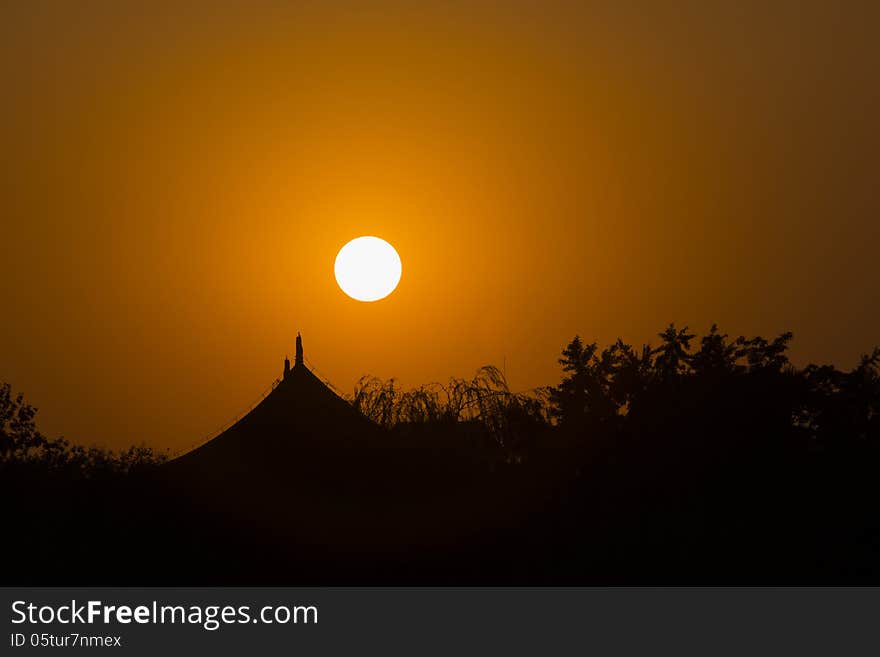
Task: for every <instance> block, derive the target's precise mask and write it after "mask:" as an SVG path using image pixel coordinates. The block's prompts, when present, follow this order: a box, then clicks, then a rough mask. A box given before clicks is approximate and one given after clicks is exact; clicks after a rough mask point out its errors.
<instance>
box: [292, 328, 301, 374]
mask: <svg viewBox="0 0 880 657" xmlns="http://www.w3.org/2000/svg"><path fill="white" fill-rule="evenodd" d="M302 364H303V340H302V336H301V335H300V334H299V332H297V334H296V359H295V360H294V361H293V366H294V367H299V366H301V365H302Z"/></svg>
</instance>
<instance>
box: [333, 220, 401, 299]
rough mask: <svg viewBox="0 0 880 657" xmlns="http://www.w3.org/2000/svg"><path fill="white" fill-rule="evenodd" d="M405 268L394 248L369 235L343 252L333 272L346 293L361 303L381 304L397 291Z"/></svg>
mask: <svg viewBox="0 0 880 657" xmlns="http://www.w3.org/2000/svg"><path fill="white" fill-rule="evenodd" d="M402 270H403V267H402V265H401V263H400V256H399V255H397V251H395V249H394V247H393V246H391V245H390V244H389V243H388V242H386V241H385V240H383V239H381V238H379V237H373V236H370V235H366V236H364V237H357V238H355V239H353V240H351V241H350V242H349V243H348V244H346V245H345V246H343V247H342V248H341V249H339V253H338V254H337V255H336V263H335V264H334V265H333V272H334V273H335V274H336V282H337V283H338V284H339V287H340V288H342V291H343V292H345V293H346V294H347V295H348V296H350V297H351V298H352V299H356V300H357V301H378V300H379V299H384V298H385V297H387V296H388V295H389V294H391V293H392V292H394V289H395V288H396V287H397V284H398V283H399V282H400V274H401V272H402Z"/></svg>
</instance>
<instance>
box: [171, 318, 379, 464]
mask: <svg viewBox="0 0 880 657" xmlns="http://www.w3.org/2000/svg"><path fill="white" fill-rule="evenodd" d="M380 442H381V440H379V432H378V427H376V425H374V424H373V423H372V422H371V421H370V420H368V419H367V418H366V417H364V416H363V415H361V414H360V413H358V412H357V411H356V410H355V409H354V408H353V407H352V406H351V404H349V403H348V402H347V401H345V400H344V399H342V398H341V397H339V396H338V395H337V394H336V393H335V392H333V390H331V389H330V388H329V387H328V386H327V385H326V384H325V383H324V382H323V381H321V380H320V379H319V378H318V377H317V376H315V374H314V373H313V372H312V371H311V370H310V369H309V368H308V367H306V364H305V359H304V357H303V343H302V337H301V336H300V335H297V337H296V357H295V360H294V364H293V367H291V366H290V360H289V359H288V358H285V359H284V370H283V376H282V378H281V379H280V380H279V381H278V383H277V385H276V386H275V387H274V388H273V389H272V391H271V392H270V393H269V394H268V395H266V397H265V398H263V400H262V401H260V403H258V404H257V405H256V406H255V407H254V408H253V409H252V410H251V411H250V412H248V413H247V414H246V415H244V417H242V418H241V419H239V420H238V421H237V422H235V423H234V424H233V425H232V426H231V427H229V428H228V429H226V430H225V431H223V432H222V433H221V434H220V435H218V436H217V437H216V438H214V439H212V440H209V441H208V442H206V443H205V444H203V445H201V446H200V447H198V448H196V449H194V450H192V451H190V452H187V453H186V454H184V455H182V456H181V457H179V458H177V459H175V460H174V461H171V462H170V463H169V464H168V467H169V468H170V469H173V470H178V471H183V470H188V471H190V472H189V474H190V475H192V476H200V477H203V476H206V475H208V474H210V476H211V478H216V477H220V478H224V479H225V478H226V477H230V476H236V475H246V476H248V477H249V478H250V477H253V476H255V473H256V472H259V473H261V474H260V476H263V477H265V476H267V475H269V474H271V473H272V472H273V471H275V470H277V469H278V468H279V467H282V468H283V469H285V470H286V469H289V468H291V467H292V466H293V465H294V464H295V463H297V462H302V461H303V460H306V461H310V462H311V461H313V460H314V459H315V458H316V457H318V454H320V453H321V452H324V451H336V450H339V449H353V450H356V451H358V450H360V449H363V448H374V447H376V446H378V445H379V444H380ZM337 456H338V454H337Z"/></svg>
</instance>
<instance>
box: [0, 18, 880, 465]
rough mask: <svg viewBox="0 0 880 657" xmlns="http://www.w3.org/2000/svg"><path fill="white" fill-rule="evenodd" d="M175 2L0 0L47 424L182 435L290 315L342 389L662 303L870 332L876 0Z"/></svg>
mask: <svg viewBox="0 0 880 657" xmlns="http://www.w3.org/2000/svg"><path fill="white" fill-rule="evenodd" d="M178 4H179V3H168V4H167V5H163V4H162V3H157V2H150V3H143V4H140V3H133V2H127V3H117V2H103V3H102V2H81V3H80V2H58V3H46V2H39V1H27V2H25V1H22V2H5V3H3V7H2V9H0V52H2V63H0V70H2V80H3V103H2V106H0V117H2V124H0V125H2V127H0V135H2V144H3V158H2V161H0V162H2V163H0V167H2V177H0V208H2V213H0V216H2V222H3V223H2V227H3V228H2V240H0V295H2V322H0V380H5V381H8V382H10V383H11V384H12V385H13V387H14V388H15V389H16V390H19V391H22V392H24V393H25V395H26V397H27V398H28V399H29V400H30V401H31V402H32V403H34V404H35V405H37V406H38V407H39V408H40V415H39V418H40V421H41V422H40V424H41V426H42V428H43V429H44V431H45V432H46V433H48V434H50V435H53V436H55V435H59V434H63V435H65V436H67V437H68V438H71V439H73V440H76V441H79V442H84V443H87V444H91V443H96V444H101V445H107V446H111V447H121V446H124V445H127V444H130V443H137V442H141V441H145V442H147V443H148V444H151V445H154V446H157V447H163V448H164V447H170V448H172V449H177V448H180V447H182V446H184V445H188V444H191V443H192V442H195V441H199V440H201V439H203V438H204V437H205V436H206V435H208V434H210V433H212V432H214V431H215V430H216V429H218V428H219V427H220V426H222V425H224V424H225V423H226V422H228V421H229V420H230V419H232V418H233V416H235V415H236V414H237V413H239V412H240V411H242V410H243V409H244V408H246V407H247V406H248V405H249V404H250V403H251V402H252V401H253V400H254V399H255V398H256V397H258V396H259V394H260V393H261V392H262V391H263V390H264V389H266V388H267V387H268V386H269V385H270V384H271V383H272V381H273V380H274V379H275V378H276V377H278V376H279V375H280V374H281V368H282V359H283V358H284V356H285V354H290V355H291V356H292V352H293V341H294V337H295V335H296V331H297V330H300V331H302V333H303V338H304V341H305V349H306V357H307V358H308V359H309V360H310V361H311V362H312V363H313V364H314V365H315V366H316V367H317V371H318V373H319V374H320V375H323V376H324V377H326V378H329V380H331V381H332V382H333V383H334V384H336V385H337V387H338V388H340V389H341V390H343V391H350V390H351V389H352V387H353V385H354V383H355V382H356V381H357V379H358V378H359V377H360V376H361V375H362V374H366V373H372V374H375V375H378V376H381V377H390V376H396V377H399V379H400V380H401V382H402V383H403V384H405V385H413V384H418V383H423V382H429V381H433V380H445V379H447V378H448V377H449V376H451V375H455V376H469V375H471V374H472V373H473V372H474V370H475V369H476V368H478V367H479V366H481V365H483V364H486V363H495V364H498V365H501V364H502V363H506V367H507V373H508V378H509V380H510V383H511V386H512V387H513V388H514V389H526V388H531V387H534V386H538V385H546V384H552V383H555V382H557V381H558V379H559V368H558V365H557V363H556V359H557V357H558V354H559V351H560V350H561V349H562V347H563V346H564V345H565V344H566V343H567V342H568V340H570V339H571V337H572V336H573V335H574V334H575V333H580V334H581V335H582V336H584V337H585V338H587V339H590V340H593V339H597V340H599V341H601V342H603V343H604V342H609V341H613V340H614V339H615V338H616V337H618V336H621V337H623V338H624V339H626V340H628V341H631V342H634V343H641V342H643V341H648V340H654V339H655V337H654V336H655V334H656V333H657V332H658V331H659V330H661V329H662V328H663V327H664V326H665V325H666V324H667V323H669V322H670V321H675V322H676V323H679V324H688V325H690V326H691V327H692V328H695V329H697V330H700V331H704V330H706V329H708V327H709V326H710V325H711V324H712V322H718V323H719V324H720V325H721V326H722V328H723V329H724V330H726V331H728V332H730V333H732V334H740V333H745V334H749V335H752V334H763V335H767V336H770V335H773V334H777V333H779V332H782V331H784V330H788V329H791V330H793V331H794V332H795V345H794V349H793V356H794V358H795V360H796V361H797V362H801V363H804V362H807V361H809V360H812V361H820V362H835V363H837V364H838V365H841V366H847V367H848V366H851V365H852V364H854V362H855V360H856V358H857V357H858V356H859V354H860V353H862V352H865V351H867V350H868V349H869V348H870V347H872V346H873V345H874V344H877V343H880V310H878V301H880V299H878V297H880V294H878V279H880V276H878V270H877V264H876V259H877V255H878V249H877V245H878V237H880V221H878V220H880V212H878V210H880V163H878V154H880V128H878V117H880V74H878V65H877V63H878V62H880V40H878V38H877V26H878V25H880V5H878V3H873V2H865V3H862V4H858V3H847V2H821V3H820V2H806V1H799V2H774V3H763V2H725V3H719V4H718V6H715V5H714V3H709V2H675V3H656V4H655V3H633V4H630V3H626V2H605V3H602V4H601V5H599V4H597V5H594V6H589V5H587V4H586V3H570V4H568V3H558V4H555V5H554V4H551V3H548V2H534V3H514V2H510V3H498V2H490V3H485V4H482V5H480V4H479V3H476V2H461V3H454V2H443V3H429V2H418V3H397V4H392V3H376V2H370V3H366V2H364V3H354V4H351V3H349V4H340V3H323V2H322V3H314V4H297V3H267V2H263V3H261V2H247V3H245V2H242V3H238V4H235V3H226V2H210V3H205V4H203V5H201V6H196V5H195V4H194V3H183V4H186V5H187V8H186V9H181V8H180V7H179V6H178ZM331 4H332V5H334V8H333V9H328V8H327V5H331ZM365 234H372V235H378V236H380V237H383V238H384V239H386V240H388V241H390V242H391V243H392V244H394V246H395V247H396V248H397V250H398V251H399V253H400V255H401V258H402V260H403V279H402V281H401V284H400V287H399V288H398V289H397V291H396V292H395V293H394V294H392V295H391V296H390V297H389V298H387V299H386V300H384V301H381V302H378V303H375V304H362V303H358V302H355V301H353V300H351V299H349V298H348V297H346V296H345V295H344V294H343V293H342V292H341V291H340V290H339V289H338V287H337V286H336V284H335V281H334V280H333V273H332V270H333V260H334V257H335V255H336V252H337V250H338V249H339V248H340V247H341V246H342V245H343V244H344V243H345V242H347V241H348V240H350V239H352V238H353V237H356V236H359V235H365Z"/></svg>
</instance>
